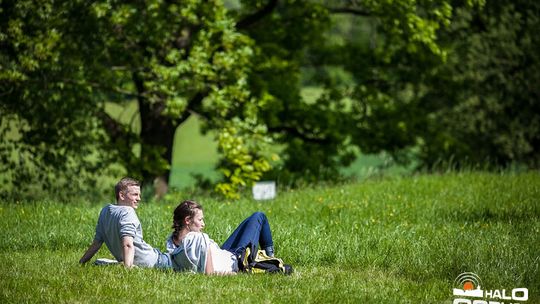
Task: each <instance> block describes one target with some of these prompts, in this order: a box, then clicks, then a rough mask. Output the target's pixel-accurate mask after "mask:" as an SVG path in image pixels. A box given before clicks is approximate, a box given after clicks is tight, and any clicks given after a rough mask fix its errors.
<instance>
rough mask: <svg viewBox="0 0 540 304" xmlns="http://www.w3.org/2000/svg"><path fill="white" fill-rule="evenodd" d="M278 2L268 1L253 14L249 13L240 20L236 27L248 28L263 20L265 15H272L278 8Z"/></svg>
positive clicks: (276, 0)
mask: <svg viewBox="0 0 540 304" xmlns="http://www.w3.org/2000/svg"><path fill="white" fill-rule="evenodd" d="M277 3H278V0H269V1H268V3H267V4H266V5H265V6H264V7H263V8H262V9H261V10H259V11H257V12H255V13H253V14H251V15H247V16H245V17H244V18H243V19H241V20H240V21H238V22H236V29H239V30H242V29H246V28H248V27H249V26H251V25H253V24H254V23H256V22H257V21H259V20H261V19H262V18H263V17H265V16H267V15H270V14H271V13H272V11H273V10H274V9H275V8H276V6H277Z"/></svg>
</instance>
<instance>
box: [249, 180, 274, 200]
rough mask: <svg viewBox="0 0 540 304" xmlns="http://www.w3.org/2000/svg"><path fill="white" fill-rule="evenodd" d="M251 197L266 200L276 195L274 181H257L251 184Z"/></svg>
mask: <svg viewBox="0 0 540 304" xmlns="http://www.w3.org/2000/svg"><path fill="white" fill-rule="evenodd" d="M252 190H253V198H254V199H256V200H268V199H273V198H275V197H276V182H274V181H268V182H257V183H255V185H253V189H252Z"/></svg>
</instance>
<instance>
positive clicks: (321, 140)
mask: <svg viewBox="0 0 540 304" xmlns="http://www.w3.org/2000/svg"><path fill="white" fill-rule="evenodd" d="M268 131H269V132H270V133H287V134H290V135H292V136H294V137H297V138H300V139H302V140H303V141H305V142H310V143H315V144H331V141H330V140H329V139H327V138H320V137H315V136H309V135H307V134H304V133H302V132H300V131H299V130H298V129H297V128H294V127H288V126H278V127H269V128H268Z"/></svg>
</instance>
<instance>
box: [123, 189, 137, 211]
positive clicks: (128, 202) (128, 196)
mask: <svg viewBox="0 0 540 304" xmlns="http://www.w3.org/2000/svg"><path fill="white" fill-rule="evenodd" d="M119 197H120V200H119V201H118V204H119V205H122V206H130V207H131V208H133V209H137V207H138V206H139V201H140V200H141V188H140V187H139V186H128V188H127V189H126V190H125V191H120V193H119Z"/></svg>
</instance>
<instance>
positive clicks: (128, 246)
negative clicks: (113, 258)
mask: <svg viewBox="0 0 540 304" xmlns="http://www.w3.org/2000/svg"><path fill="white" fill-rule="evenodd" d="M122 254H123V258H124V266H125V267H126V268H131V267H133V259H134V258H135V247H134V246H133V237H131V236H124V237H122Z"/></svg>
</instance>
